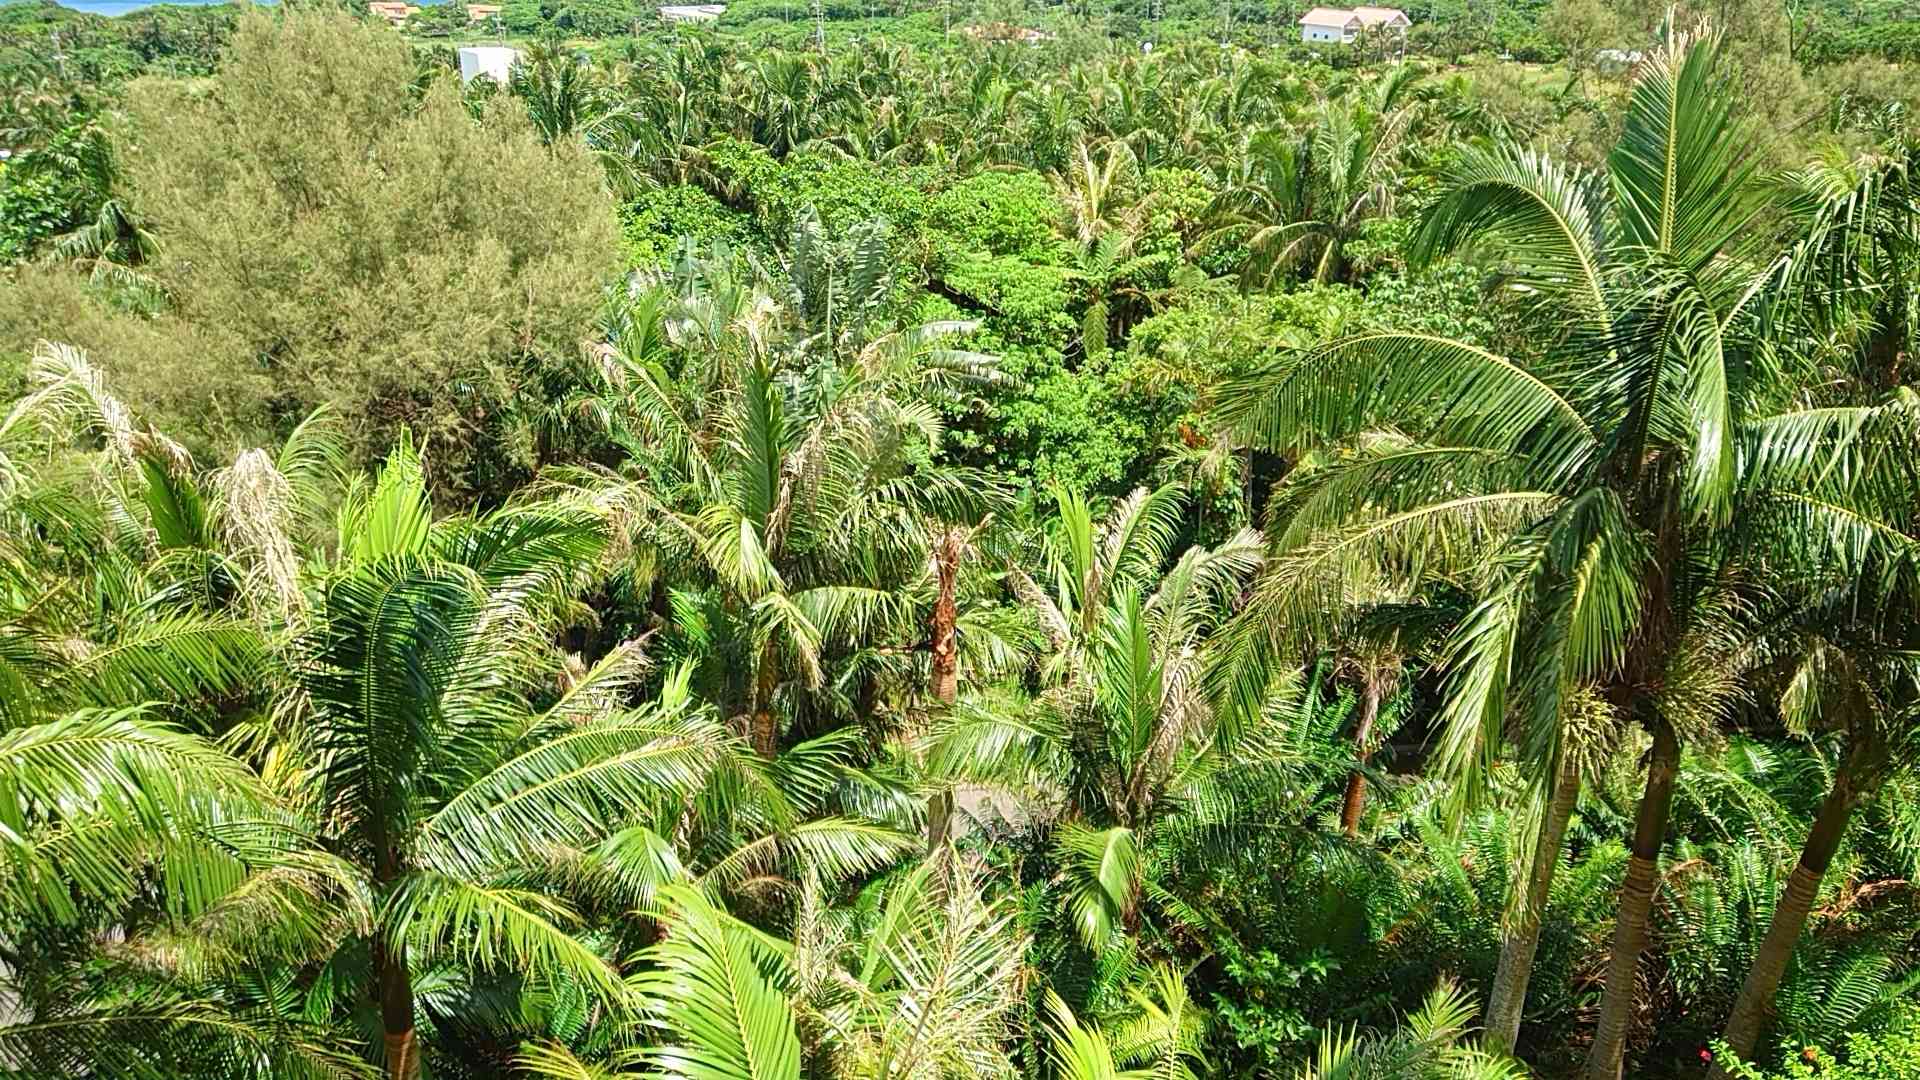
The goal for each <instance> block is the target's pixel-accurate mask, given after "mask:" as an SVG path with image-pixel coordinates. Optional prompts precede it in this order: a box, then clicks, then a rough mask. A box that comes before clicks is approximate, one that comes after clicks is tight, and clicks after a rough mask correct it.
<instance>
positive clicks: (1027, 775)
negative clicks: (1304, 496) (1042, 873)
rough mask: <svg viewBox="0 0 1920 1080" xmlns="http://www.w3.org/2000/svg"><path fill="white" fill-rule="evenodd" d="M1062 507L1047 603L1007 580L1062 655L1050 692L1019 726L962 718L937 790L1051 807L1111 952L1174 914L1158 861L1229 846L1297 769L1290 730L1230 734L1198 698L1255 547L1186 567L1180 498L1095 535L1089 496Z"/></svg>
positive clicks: (1087, 914)
mask: <svg viewBox="0 0 1920 1080" xmlns="http://www.w3.org/2000/svg"><path fill="white" fill-rule="evenodd" d="M1054 499H1055V503H1056V507H1057V514H1056V517H1055V519H1054V521H1053V522H1052V523H1051V524H1052V530H1051V533H1050V535H1049V536H1048V537H1047V539H1046V541H1045V543H1044V549H1045V552H1046V563H1047V566H1048V569H1049V577H1050V578H1051V581H1050V587H1047V588H1043V587H1042V586H1041V584H1040V583H1039V582H1037V581H1035V580H1034V579H1033V578H1032V577H1031V576H1030V575H1028V574H1027V573H1026V572H1025V571H1023V570H1020V569H1018V568H1014V569H1012V570H1011V571H1010V577H1011V579H1012V582H1013V584H1014V589H1015V592H1016V594H1017V595H1018V596H1019V597H1020V598H1021V600H1022V601H1023V602H1024V603H1025V604H1026V605H1027V606H1028V608H1029V609H1030V610H1031V611H1032V612H1033V613H1034V614H1035V616H1036V617H1037V618H1038V620H1039V622H1040V624H1041V627H1042V629H1043V630H1044V632H1045V633H1046V634H1047V635H1048V638H1049V640H1050V643H1051V647H1052V653H1051V655H1050V656H1048V657H1047V658H1046V659H1045V660H1044V661H1043V663H1042V679H1043V681H1044V682H1045V683H1046V684H1047V686H1048V689H1047V691H1046V693H1045V694H1044V695H1043V696H1042V698H1041V699H1040V700H1039V701H1038V702H1037V703H1035V705H1034V706H1033V707H1032V708H1030V709H1027V710H1025V711H1024V714H1019V715H1009V714H1008V712H1007V711H1006V710H1005V709H1004V708H1003V707H1001V706H1000V705H997V704H995V703H992V702H982V703H979V704H977V705H973V706H968V705H967V704H966V703H963V706H962V708H961V709H960V710H958V712H957V714H956V716H955V717H954V719H953V721H952V723H950V724H949V725H947V727H946V728H945V729H944V730H942V731H941V732H939V733H938V735H937V739H936V745H935V747H934V749H933V751H932V752H931V755H930V757H931V760H932V762H933V763H934V764H933V767H934V769H935V771H936V772H937V773H940V774H944V775H952V776H955V777H960V778H965V779H968V780H971V781H974V782H979V783H987V784H995V785H1004V786H1008V787H1013V788H1015V789H1017V790H1021V791H1024V792H1026V793H1027V794H1028V796H1029V797H1031V795H1032V794H1033V793H1034V792H1035V791H1036V790H1038V791H1043V792H1047V796H1046V801H1047V802H1049V803H1051V804H1052V805H1049V806H1042V807H1040V810H1041V812H1042V813H1043V814H1044V815H1045V816H1048V817H1054V816H1057V817H1058V818H1059V819H1060V820H1059V824H1058V825H1057V827H1056V830H1055V841H1056V847H1057V849H1058V854H1059V857H1060V859H1061V861H1062V864H1063V867H1064V874H1065V879H1064V883H1063V889H1064V892H1063V896H1062V900H1061V904H1062V906H1063V908H1064V909H1065V911H1066V912H1067V914H1068V916H1069V918H1070V919H1071V920H1072V922H1073V924H1074V926H1075V927H1076V929H1077V930H1078V932H1079V934H1080V936H1081V938H1082V939H1083V940H1084V941H1085V942H1086V943H1087V944H1088V945H1089V946H1092V947H1095V948H1099V947H1103V946H1105V945H1106V944H1107V942H1108V941H1109V940H1110V939H1111V938H1112V936H1113V934H1114V933H1115V931H1116V930H1117V929H1119V928H1121V927H1122V926H1123V925H1124V926H1131V925H1132V924H1133V923H1134V921H1135V919H1136V917H1137V915H1138V912H1139V909H1140V901H1141V899H1142V896H1143V895H1144V894H1146V893H1148V892H1152V893H1153V894H1154V895H1155V896H1157V897H1158V898H1159V899H1161V900H1163V901H1170V900H1172V898H1171V897H1170V896H1167V895H1166V894H1165V893H1164V890H1160V889H1159V887H1158V886H1157V885H1156V884H1155V883H1153V882H1151V881H1150V880H1149V879H1148V876H1147V871H1148V870H1149V869H1150V867H1149V866H1148V865H1147V863H1146V861H1145V860H1146V859H1147V857H1148V853H1149V851H1150V849H1151V848H1152V847H1153V846H1154V845H1155V844H1156V843H1158V842H1160V841H1162V840H1165V839H1168V838H1170V837H1172V836H1174V835H1179V836H1183V837H1187V838H1189V839H1195V838H1197V837H1198V836H1199V835H1200V834H1206V835H1210V836H1212V837H1213V838H1215V839H1216V840H1224V838H1225V837H1226V836H1228V835H1229V834H1230V833H1231V831H1232V827H1233V826H1234V825H1235V824H1237V823H1239V821H1240V819H1239V818H1238V817H1237V816H1236V814H1237V813H1239V812H1243V811H1244V810H1245V809H1246V807H1245V804H1244V803H1243V802H1241V801H1239V800H1237V799H1236V798H1235V796H1236V795H1237V794H1248V795H1251V794H1252V793H1254V792H1257V791H1260V790H1261V789H1262V787H1263V785H1271V786H1275V787H1278V786H1280V785H1279V784H1278V778H1279V777H1280V776H1281V775H1282V774H1283V773H1284V771H1285V769H1286V763H1287V758H1286V756H1285V754H1284V752H1283V751H1281V750H1280V748H1279V747H1278V746H1277V745H1276V744H1275V741H1274V740H1273V738H1272V735H1273V730H1272V725H1273V723H1276V722H1278V720H1279V719H1280V718H1279V717H1277V716H1276V715H1274V714H1271V713H1270V714H1268V715H1265V716H1263V718H1262V719H1263V720H1265V721H1267V723H1264V724H1263V723H1254V724H1248V725H1246V726H1245V727H1241V728H1235V729H1232V730H1227V729H1222V728H1219V727H1217V726H1216V723H1215V715H1214V713H1213V711H1212V709H1211V708H1210V707H1209V705H1208V703H1207V701H1206V699H1205V695H1204V694H1203V693H1202V692H1201V690H1202V686H1201V683H1202V680H1201V673H1202V671H1203V670H1204V666H1205V663H1206V661H1205V656H1204V651H1205V648H1206V643H1207V641H1208V640H1209V637H1210V635H1211V634H1212V632H1213V630H1214V628H1215V627H1217V626H1218V625H1220V623H1221V622H1222V621H1223V620H1224V618H1225V616H1226V614H1227V613H1228V612H1229V611H1230V609H1231V604H1232V602H1233V600H1234V598H1235V596H1236V595H1237V592H1238V590H1239V588H1240V586H1241V584H1242V583H1243V582H1244V581H1245V580H1246V579H1247V578H1248V577H1249V576H1250V575H1251V574H1252V573H1253V571H1254V570H1255V569H1257V567H1258V565H1259V560H1260V550H1259V544H1258V542H1257V538H1256V536H1255V534H1253V533H1252V532H1251V531H1243V532H1241V533H1240V534H1238V535H1237V536H1234V537H1233V538H1231V539H1229V540H1228V541H1227V542H1225V543H1223V544H1221V545H1219V546H1218V547H1216V548H1213V549H1204V548H1197V547H1196V548H1190V549H1188V550H1187V551H1185V552H1184V553H1182V554H1181V555H1180V556H1179V557H1178V558H1177V559H1174V558H1172V551H1171V546H1172V542H1173V539H1174V536H1175V530H1176V526H1177V524H1178V518H1179V512H1180V498H1179V495H1178V493H1177V491H1175V490H1174V489H1172V488H1170V487H1169V488H1161V489H1159V490H1157V491H1153V492H1148V491H1146V490H1145V489H1142V490H1139V491H1136V492H1134V493H1133V494H1132V495H1131V496H1129V497H1128V498H1127V499H1125V500H1123V501H1122V502H1120V503H1119V504H1118V505H1117V506H1115V507H1114V508H1113V510H1112V511H1111V512H1110V513H1109V514H1108V516H1107V518H1106V520H1105V521H1104V522H1102V523H1099V524H1097V525H1096V523H1095V521H1094V518H1093V514H1092V510H1091V508H1090V507H1089V505H1088V504H1087V502H1086V501H1085V500H1084V499H1083V498H1081V497H1080V496H1079V495H1077V494H1075V493H1073V492H1070V491H1066V490H1059V491H1056V492H1055V496H1054Z"/></svg>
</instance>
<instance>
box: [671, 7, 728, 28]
mask: <svg viewBox="0 0 1920 1080" xmlns="http://www.w3.org/2000/svg"><path fill="white" fill-rule="evenodd" d="M726 13H727V5H725V4H674V5H671V6H668V7H663V8H661V9H660V19H661V21H663V22H693V23H698V22H712V21H714V20H715V19H718V18H719V17H720V16H722V15H725V14H726Z"/></svg>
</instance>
